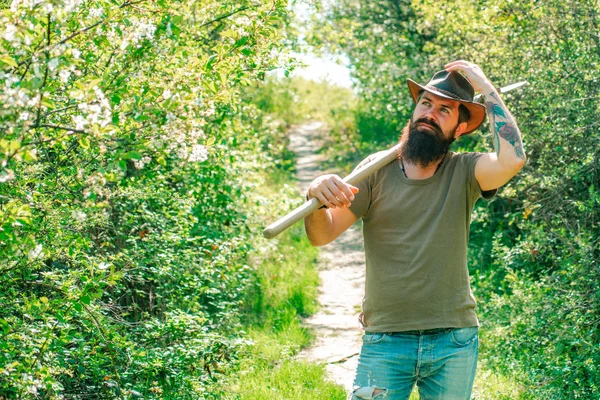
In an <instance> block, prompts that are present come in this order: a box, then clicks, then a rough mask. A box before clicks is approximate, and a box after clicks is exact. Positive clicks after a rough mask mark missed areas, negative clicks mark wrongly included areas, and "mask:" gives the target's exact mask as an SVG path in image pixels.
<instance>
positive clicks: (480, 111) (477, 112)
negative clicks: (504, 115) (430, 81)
mask: <svg viewBox="0 0 600 400" xmlns="http://www.w3.org/2000/svg"><path fill="white" fill-rule="evenodd" d="M406 82H407V83H408V89H409V90H410V94H411V95H412V98H413V100H414V101H415V103H416V102H417V99H418V98H419V95H420V94H421V92H422V91H423V90H425V91H427V92H429V93H432V94H434V95H436V96H439V97H443V98H445V99H449V100H454V101H458V102H459V103H461V104H462V105H464V106H465V107H467V109H468V110H469V112H470V113H471V116H470V118H469V120H468V121H467V129H465V131H464V132H463V133H462V134H461V136H462V135H468V134H469V133H471V132H473V131H474V130H476V129H477V128H479V125H481V124H482V123H483V121H484V120H485V115H486V113H487V109H486V108H485V106H484V105H483V104H480V103H474V102H472V101H467V100H462V99H457V98H454V97H452V96H448V95H447V94H445V93H443V92H440V91H438V90H436V89H435V88H434V87H431V86H422V85H419V84H418V83H417V82H415V81H413V80H412V79H407V80H406Z"/></svg>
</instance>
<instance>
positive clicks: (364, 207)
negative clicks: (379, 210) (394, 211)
mask: <svg viewBox="0 0 600 400" xmlns="http://www.w3.org/2000/svg"><path fill="white" fill-rule="evenodd" d="M375 158H377V153H376V154H371V155H370V156H368V157H367V158H365V159H364V160H362V161H361V162H360V164H358V165H357V166H356V168H354V171H357V170H359V169H361V168H362V167H364V166H365V165H366V164H368V163H369V162H370V161H372V160H373V159H375ZM354 171H352V172H354ZM372 177H373V175H370V176H368V177H367V178H366V179H363V180H362V181H360V182H359V183H357V184H356V185H354V186H356V187H357V188H358V193H356V194H355V195H354V201H352V204H350V207H349V208H350V211H352V213H353V214H354V215H355V216H356V219H357V220H359V219H361V218H363V217H364V216H366V215H367V213H368V212H369V208H370V206H371V188H372Z"/></svg>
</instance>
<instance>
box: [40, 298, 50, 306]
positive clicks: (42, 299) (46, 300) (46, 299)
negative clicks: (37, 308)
mask: <svg viewBox="0 0 600 400" xmlns="http://www.w3.org/2000/svg"><path fill="white" fill-rule="evenodd" d="M40 301H41V302H42V303H44V304H48V298H47V297H46V296H42V297H40Z"/></svg>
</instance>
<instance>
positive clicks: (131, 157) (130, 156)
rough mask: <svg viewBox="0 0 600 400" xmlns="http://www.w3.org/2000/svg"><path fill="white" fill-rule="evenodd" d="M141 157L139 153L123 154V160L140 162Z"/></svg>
mask: <svg viewBox="0 0 600 400" xmlns="http://www.w3.org/2000/svg"><path fill="white" fill-rule="evenodd" d="M142 157H143V155H142V153H140V152H139V151H130V152H127V153H125V154H123V158H124V159H125V160H141V159H142Z"/></svg>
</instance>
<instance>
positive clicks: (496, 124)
mask: <svg viewBox="0 0 600 400" xmlns="http://www.w3.org/2000/svg"><path fill="white" fill-rule="evenodd" d="M446 70H447V71H460V72H462V73H463V74H465V76H466V77H467V79H469V81H470V82H471V84H472V85H473V88H474V89H475V90H477V91H478V92H479V93H481V94H482V95H483V96H485V106H486V108H487V112H488V116H489V117H490V130H491V131H492V135H493V138H494V149H495V150H496V152H495V153H487V154H484V155H483V156H481V157H480V158H479V160H478V161H477V164H476V166H475V178H476V179H477V182H479V186H480V187H481V190H483V191H486V190H492V189H496V188H498V187H500V186H502V185H504V184H505V183H506V182H508V181H509V180H510V179H511V178H512V177H513V176H515V175H516V174H517V173H518V172H519V171H520V170H521V168H523V165H525V160H526V157H525V151H524V150H523V141H522V140H521V132H520V131H519V128H518V126H517V123H516V121H515V119H514V117H513V116H512V115H511V113H510V112H509V111H508V109H507V108H506V105H505V104H504V102H503V101H502V99H501V98H500V94H499V93H498V91H497V90H496V88H495V87H494V85H492V83H491V82H490V81H489V80H488V79H487V78H486V76H485V74H484V73H483V71H481V68H479V66H477V65H476V64H473V63H470V62H467V61H462V60H461V61H454V62H451V63H449V64H447V65H446Z"/></svg>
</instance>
